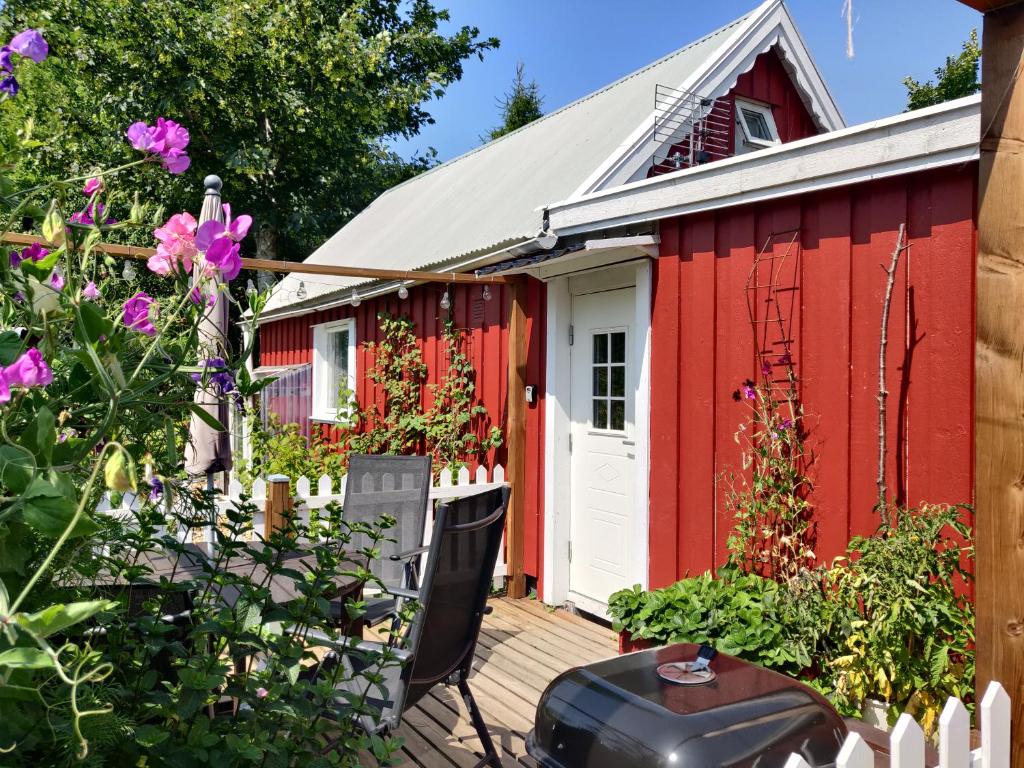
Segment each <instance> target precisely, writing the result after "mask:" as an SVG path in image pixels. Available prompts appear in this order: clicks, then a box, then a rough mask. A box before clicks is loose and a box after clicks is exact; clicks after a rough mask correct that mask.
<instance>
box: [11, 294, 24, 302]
mask: <svg viewBox="0 0 1024 768" xmlns="http://www.w3.org/2000/svg"><path fill="white" fill-rule="evenodd" d="M11 298H12V299H14V300H15V301H16V302H18V303H19V304H22V303H24V301H25V294H24V293H23V292H22V291H15V292H14V296H12V297H11Z"/></svg>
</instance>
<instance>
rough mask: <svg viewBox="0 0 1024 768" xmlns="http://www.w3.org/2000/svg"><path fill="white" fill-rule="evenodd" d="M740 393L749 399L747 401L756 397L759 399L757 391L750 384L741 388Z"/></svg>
mask: <svg viewBox="0 0 1024 768" xmlns="http://www.w3.org/2000/svg"><path fill="white" fill-rule="evenodd" d="M740 392H742V393H743V396H744V397H745V398H747V400H753V399H754V398H755V397H757V390H756V389H754V388H753V387H751V386H750V385H749V384H744V385H743V386H742V387H740Z"/></svg>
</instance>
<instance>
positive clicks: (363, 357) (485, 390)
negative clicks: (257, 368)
mask: <svg viewBox="0 0 1024 768" xmlns="http://www.w3.org/2000/svg"><path fill="white" fill-rule="evenodd" d="M527 285H528V293H527V343H528V351H527V381H528V383H530V384H534V385H536V387H537V390H538V391H540V392H543V391H544V358H545V349H544V344H545V338H544V333H543V329H544V327H545V322H546V321H545V306H546V305H545V290H544V285H543V283H540V282H539V281H536V280H532V279H531V280H528V283H527ZM444 290H445V289H444V287H443V286H442V285H422V286H416V287H412V288H410V289H409V298H407V299H405V300H401V299H399V298H398V296H397V294H389V295H387V296H383V297H380V298H375V299H364V300H363V302H362V303H361V304H360V305H359V307H357V308H352V307H350V306H344V307H337V308H334V309H330V310H327V311H323V312H315V313H312V314H308V315H302V316H300V317H294V318H288V319H284V320H278V321H273V322H266V323H263V324H262V325H261V326H260V353H259V354H260V360H259V363H260V365H293V364H301V363H310V362H311V361H312V357H313V330H312V326H313V325H316V324H318V323H325V322H330V321H332V320H340V319H341V318H345V317H353V316H354V317H355V318H356V337H357V341H358V342H359V344H360V347H359V352H358V354H357V357H356V360H357V362H356V365H357V386H356V396H357V398H358V399H359V404H360V405H361V406H362V407H365V406H366V405H367V404H368V403H370V402H372V399H373V398H374V397H376V396H377V393H376V392H375V385H374V384H373V382H371V381H368V380H367V379H366V372H367V371H368V370H370V369H371V368H372V367H373V360H372V353H371V352H370V351H368V350H367V349H365V348H364V347H363V346H362V344H363V342H365V341H379V340H380V329H379V325H378V322H377V315H378V313H380V312H388V313H390V314H392V315H396V316H398V315H404V316H407V317H409V318H411V319H412V320H413V322H414V324H415V331H416V333H417V335H418V336H419V338H420V340H421V349H422V351H423V359H424V361H425V362H426V364H427V367H428V370H429V381H430V382H431V383H435V382H437V380H438V374H439V372H441V371H443V370H444V366H445V363H446V361H445V360H444V354H443V350H442V344H441V332H442V330H443V327H444V322H445V320H446V316H445V315H446V313H445V312H444V311H443V310H441V309H440V307H439V306H438V303H439V301H440V299H441V295H442V293H443V292H444ZM491 291H492V294H493V298H492V299H491V300H490V301H487V302H485V301H484V300H483V299H482V297H481V289H480V288H479V287H478V286H471V285H457V286H453V287H452V288H451V289H450V296H451V301H452V306H451V309H450V310H449V313H450V317H451V319H452V320H453V321H454V322H455V325H456V327H458V328H461V329H464V330H465V331H466V334H467V352H468V354H469V356H470V358H471V360H472V361H473V366H474V368H475V370H476V388H477V394H478V400H479V402H480V403H481V404H482V405H483V406H484V407H486V408H487V411H488V414H489V416H490V419H491V423H493V424H497V425H498V426H500V427H501V428H502V429H503V430H504V428H505V421H506V417H507V400H506V394H507V390H508V313H509V294H508V292H507V291H505V290H504V289H503V288H502V286H492V289H491ZM429 398H430V393H429V392H428V391H426V390H425V391H424V401H425V405H426V406H429ZM526 414H527V421H526V427H527V444H526V455H527V456H532V457H540V456H543V446H544V436H543V425H544V404H543V402H542V398H541V402H536V403H533V404H529V405H527V412H526ZM332 432H333V436H334V437H335V438H336V437H337V430H336V429H335V430H333V431H332ZM506 462H507V458H506V455H505V448H504V446H503V447H501V448H498V449H497V450H493V451H491V452H490V454H489V455H488V456H487V458H486V461H485V462H484V463H485V464H486V466H487V467H488V469H490V468H492V467H493V466H494V464H495V463H498V464H502V465H504V464H506ZM543 482H544V467H543V463H542V462H541V461H539V460H537V461H528V462H527V465H526V505H525V511H526V542H525V549H526V552H525V570H526V573H527V574H529V575H531V576H537V577H540V576H541V573H540V568H541V563H542V562H543V556H542V546H543V544H542V541H541V536H542V531H543V526H542V524H541V514H542V508H543V500H544V488H543Z"/></svg>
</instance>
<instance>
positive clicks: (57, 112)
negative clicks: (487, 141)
mask: <svg viewBox="0 0 1024 768" xmlns="http://www.w3.org/2000/svg"><path fill="white" fill-rule="evenodd" d="M448 22H449V16H448V13H447V12H446V11H443V10H436V9H435V8H434V7H433V5H432V3H431V2H429V0H413V1H412V2H408V3H405V2H400V1H399V0H344V2H340V3H339V2H328V0H286V1H285V2H280V1H279V0H250V1H249V2H245V3H239V2H234V0H203V1H202V2H192V1H191V0H168V1H167V2H164V3H161V4H160V5H159V7H155V6H151V5H149V4H147V3H140V2H135V0H90V2H88V3H82V2H79V1H78V0H13V1H12V2H7V3H4V4H3V7H2V9H0V32H2V33H4V34H9V33H10V32H11V31H12V30H14V31H17V30H20V29H21V28H23V27H26V26H31V27H37V28H40V29H42V30H43V32H44V34H45V35H46V37H47V39H48V40H49V41H50V46H51V49H52V51H53V54H52V56H51V59H52V61H51V62H50V66H48V67H47V68H45V69H42V68H40V69H38V70H37V71H34V72H30V73H27V74H26V76H25V77H24V79H23V81H22V85H23V92H22V94H21V96H20V97H19V99H18V100H17V103H16V104H13V105H12V108H10V109H9V110H8V111H7V113H6V114H5V115H4V116H3V117H2V118H0V138H2V137H6V138H7V140H8V142H12V141H13V140H15V139H16V137H17V134H18V132H19V131H23V130H24V125H25V121H26V120H28V119H31V120H33V121H34V125H35V126H36V129H35V134H36V135H37V136H38V143H37V144H35V145H33V146H32V147H30V148H28V149H27V150H26V151H25V152H24V154H23V155H22V156H21V157H19V158H17V160H16V168H15V170H14V177H15V178H16V179H17V180H18V181H19V182H23V183H24V184H26V185H29V184H33V183H37V182H40V181H49V180H56V179H60V178H63V177H64V176H65V175H66V174H67V173H69V172H70V173H72V174H82V173H87V172H88V171H89V170H90V169H92V168H94V167H96V166H102V165H104V164H106V163H107V162H108V161H109V159H110V148H111V146H112V145H113V146H118V143H119V142H120V144H121V145H123V146H122V149H121V151H122V152H123V153H124V154H125V155H127V154H128V152H130V150H129V149H128V148H127V144H126V143H125V142H124V141H123V137H124V131H125V128H126V127H127V126H128V125H129V124H130V123H132V122H134V121H135V120H139V119H154V118H155V117H156V116H157V115H163V116H165V117H168V118H171V119H176V120H178V121H180V122H182V123H183V124H184V125H186V126H187V127H188V128H189V130H190V131H191V143H190V147H189V152H190V153H191V155H192V158H193V163H192V167H191V168H190V169H189V171H187V172H186V173H185V174H183V175H181V176H178V177H171V176H167V175H163V176H161V177H152V178H149V179H147V180H145V181H144V182H143V183H142V185H141V186H140V188H139V191H140V192H142V193H143V194H144V195H146V196H149V197H155V198H159V199H160V200H161V201H162V202H164V203H165V204H166V205H168V206H169V209H170V210H187V209H188V207H189V206H190V205H191V204H193V202H194V196H195V190H197V189H201V188H202V187H201V181H202V178H203V176H205V175H206V174H209V173H216V174H218V175H220V176H221V178H223V179H224V182H225V189H226V190H229V192H230V198H231V201H232V202H233V203H234V204H235V206H236V209H239V210H244V211H246V212H248V213H250V214H252V215H253V217H254V218H255V221H256V226H255V229H254V232H255V233H257V238H256V242H258V243H260V250H261V255H264V253H263V252H265V255H273V252H274V251H277V252H281V253H297V254H300V255H303V254H306V253H308V252H310V251H311V250H312V249H313V248H314V247H315V246H317V245H319V244H320V243H321V242H322V241H323V240H324V239H325V238H326V237H327V236H329V235H330V234H332V233H333V232H335V231H336V230H337V229H338V228H339V227H340V226H341V225H342V224H344V223H345V222H346V221H347V220H348V219H350V218H351V217H352V216H353V215H354V214H355V213H357V212H358V211H359V210H361V209H362V208H363V207H364V206H365V205H367V204H368V203H369V202H370V201H371V200H372V199H373V198H374V197H376V196H377V195H378V194H379V193H380V192H382V191H384V190H385V189H388V188H389V187H391V186H393V185H395V184H396V183H398V182H400V181H402V180H404V179H406V178H409V177H410V176H412V175H414V174H416V173H418V172H419V171H421V170H423V169H425V168H427V167H429V166H430V165H432V164H433V163H434V158H433V156H432V155H428V156H426V157H415V158H412V159H411V160H407V159H405V158H402V157H401V156H399V155H397V154H396V153H395V152H394V151H393V150H391V149H390V143H389V142H390V140H391V139H393V138H395V137H399V136H411V135H414V134H416V133H417V132H418V131H419V130H420V128H421V127H422V126H423V125H425V124H427V123H430V122H432V118H431V116H430V114H429V112H428V111H427V109H426V106H425V105H426V103H427V102H429V101H430V100H432V99H436V98H440V97H441V96H442V95H443V94H444V92H445V90H446V89H447V87H448V86H449V85H451V84H452V83H453V82H455V81H457V80H459V79H460V78H461V76H462V72H463V62H464V61H465V60H466V59H467V58H469V57H471V56H480V57H482V55H483V54H484V53H485V52H486V51H487V50H489V49H491V48H494V47H496V46H497V44H498V42H497V40H495V39H494V38H489V39H481V38H480V36H479V31H478V30H477V29H476V28H475V27H472V26H463V27H450V30H451V31H450V32H446V31H442V29H443V28H449V23H448Z"/></svg>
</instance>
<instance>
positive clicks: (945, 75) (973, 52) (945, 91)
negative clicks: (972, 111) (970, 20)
mask: <svg viewBox="0 0 1024 768" xmlns="http://www.w3.org/2000/svg"><path fill="white" fill-rule="evenodd" d="M980 59H981V46H980V45H978V30H976V29H972V30H971V36H970V37H969V38H968V39H967V40H966V42H964V44H963V49H962V50H961V51H960V53H959V54H958V55H956V56H949V57H947V58H946V63H945V65H944V66H941V67H939V68H938V69H936V70H935V76H936V78H938V79H937V80H936V82H934V83H933V82H932V81H931V80H929V81H928V82H926V83H919V82H918V81H917V80H915V79H914V78H912V77H907V78H904V80H903V84H904V85H905V86H906V87H907V111H910V110H914V109H921V108H922V107H930V106H932V105H933V104H941V103H942V102H944V101H950V100H951V99H959V98H961V97H963V96H970V95H971V94H972V93H977V92H978V91H980V90H981V83H980V82H979V81H978V61H979V60H980Z"/></svg>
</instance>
